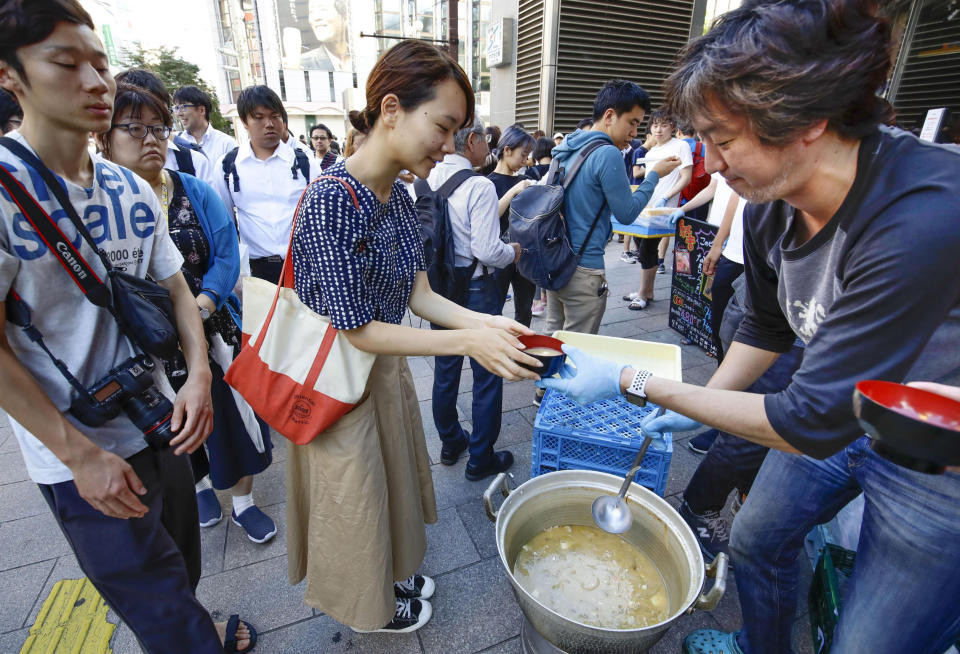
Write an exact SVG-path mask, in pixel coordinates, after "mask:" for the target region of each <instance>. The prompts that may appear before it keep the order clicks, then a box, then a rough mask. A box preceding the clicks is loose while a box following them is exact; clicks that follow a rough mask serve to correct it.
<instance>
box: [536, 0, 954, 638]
mask: <svg viewBox="0 0 960 654" xmlns="http://www.w3.org/2000/svg"><path fill="white" fill-rule="evenodd" d="M876 12H877V8H876V5H875V4H874V3H871V2H860V1H858V0H809V1H807V2H777V3H766V2H757V1H751V2H747V3H745V4H744V5H743V6H741V7H739V8H737V9H733V10H731V11H729V12H727V13H725V14H723V15H722V16H721V17H720V18H719V19H718V20H717V21H716V22H715V23H714V25H713V28H712V29H711V30H710V31H709V32H708V33H707V34H706V35H705V36H703V37H700V38H698V39H695V40H694V41H692V42H691V43H690V44H688V45H687V47H686V48H685V49H684V51H683V52H681V54H680V56H679V58H678V65H677V68H676V70H674V72H673V73H672V74H671V75H670V77H668V79H667V82H666V84H665V91H666V98H667V103H668V105H669V106H671V107H673V108H674V110H675V111H676V113H677V114H678V115H682V116H688V117H689V118H690V120H691V122H692V123H693V125H694V127H695V128H696V129H697V133H698V134H700V136H701V138H702V139H703V141H704V144H705V145H706V148H707V150H706V169H707V171H708V172H711V173H712V172H720V173H721V174H722V175H723V176H724V177H725V178H726V179H727V180H728V181H729V183H730V186H731V187H732V188H733V190H734V191H736V193H737V194H738V195H740V196H742V197H744V198H746V199H747V200H748V201H749V202H750V204H748V205H747V208H746V210H745V211H744V217H743V221H744V230H743V251H744V261H745V266H744V279H745V281H746V284H747V290H748V293H747V296H746V298H747V300H746V315H745V317H744V319H743V321H742V322H741V323H740V327H739V329H738V331H737V334H736V337H735V339H734V340H735V342H734V343H733V345H731V346H730V348H729V349H728V350H727V351H726V352H725V353H724V359H723V364H721V366H720V368H719V369H718V370H717V372H716V374H714V375H713V377H712V378H711V380H710V381H709V382H708V384H707V387H706V388H701V387H697V386H694V385H691V384H685V383H682V382H677V381H672V380H666V379H663V378H661V377H658V376H656V375H652V374H651V373H650V372H649V371H643V370H634V369H633V368H631V367H629V366H628V367H625V368H624V367H623V366H621V365H618V364H616V363H613V362H606V361H603V360H600V359H594V358H592V357H582V356H580V355H579V354H577V355H576V356H575V361H576V364H577V370H578V371H589V374H587V375H584V377H583V378H582V379H580V380H579V381H578V379H577V377H579V374H578V375H577V377H574V378H572V379H566V380H549V379H548V380H544V381H543V382H542V383H543V384H545V385H547V386H555V385H557V386H559V387H560V388H559V390H561V391H562V392H565V393H566V394H567V395H568V397H573V398H576V399H577V401H580V402H589V401H593V400H596V399H598V398H599V397H603V396H605V395H607V394H614V393H619V392H622V391H623V390H624V389H630V390H629V392H630V393H631V394H632V395H635V396H636V397H638V398H641V397H645V398H646V400H647V401H649V402H653V403H656V404H658V405H660V406H663V407H666V408H667V409H669V411H668V412H667V413H666V414H665V415H663V416H655V415H651V416H649V417H648V418H647V419H645V420H644V421H643V423H642V424H641V428H642V430H643V432H644V433H646V434H649V435H651V436H652V437H654V438H657V437H658V436H659V435H660V434H663V433H664V432H667V431H670V432H674V433H675V432H678V431H689V430H692V429H696V428H697V427H698V426H699V424H700V422H707V423H709V424H711V425H712V426H714V427H716V428H718V429H720V430H722V431H725V432H728V433H732V434H737V435H739V436H740V437H742V438H744V439H746V440H749V441H751V442H754V443H757V444H759V445H763V446H766V447H769V448H771V451H770V452H769V453H768V454H767V456H766V459H765V460H764V462H763V466H762V467H761V469H760V473H759V474H758V475H757V478H756V480H755V481H754V482H753V486H752V487H751V489H750V493H749V495H748V496H747V500H746V502H744V504H743V507H742V508H741V509H740V511H739V513H737V517H736V520H735V521H734V523H733V529H732V531H731V534H730V552H731V559H732V564H733V567H734V568H735V569H736V572H737V574H736V583H737V591H738V597H739V600H740V606H741V611H742V614H743V626H742V628H741V629H740V631H739V632H733V633H725V632H720V631H714V630H700V631H696V632H693V633H691V634H690V635H689V636H687V638H686V641H685V643H684V652H685V653H686V654H706V653H708V652H709V653H712V654H741V653H742V654H759V653H763V654H767V653H779V652H789V651H790V650H791V636H792V631H793V630H792V626H793V624H794V620H795V618H796V608H797V600H798V599H799V598H798V585H799V583H798V565H800V561H799V559H800V558H803V557H802V556H801V555H802V552H803V540H804V536H805V535H806V534H807V533H808V532H809V531H810V529H811V528H812V527H813V526H815V525H818V524H821V523H824V522H827V521H829V520H830V519H831V518H833V517H834V516H835V515H836V514H837V512H838V511H839V510H840V508H841V507H843V506H844V505H846V504H847V503H848V502H849V501H850V500H852V499H854V498H855V497H857V496H858V495H860V494H861V493H863V496H864V503H865V506H866V509H865V511H864V514H863V523H862V526H861V528H860V533H859V545H858V550H857V556H856V562H855V563H854V567H853V571H852V573H851V576H850V578H849V582H848V586H847V590H846V592H845V593H844V597H843V610H842V611H840V614H839V616H838V622H837V626H836V629H835V631H834V633H833V642H832V645H831V651H832V652H837V653H839V654H846V653H848V652H870V653H871V654H901V653H902V652H911V654H913V653H916V654H939V653H941V652H943V651H944V650H946V649H947V648H948V647H949V646H950V645H951V644H952V643H953V642H954V641H955V640H956V638H957V631H958V626H960V602H957V601H956V595H957V593H956V589H957V588H960V567H958V566H957V564H956V561H955V559H954V557H953V556H949V555H944V552H945V551H953V549H955V548H954V547H953V546H954V544H955V543H957V542H958V541H960V474H957V473H958V472H960V470H956V469H954V470H948V471H947V472H945V473H944V474H941V475H934V474H924V473H920V472H915V471H913V470H910V469H908V468H905V467H901V466H899V465H896V464H895V463H893V462H891V461H889V460H888V459H886V458H884V457H882V456H881V455H880V454H878V453H877V452H876V451H875V450H874V449H873V447H872V439H871V438H870V437H869V436H866V435H864V434H863V428H862V426H861V425H860V423H859V422H858V420H857V418H856V417H855V415H854V412H853V409H852V405H851V399H850V398H851V397H852V395H853V392H854V388H855V386H856V384H857V383H858V382H859V381H861V380H865V379H882V380H887V381H893V382H908V381H914V380H937V383H942V384H947V385H951V386H956V385H957V384H958V382H960V348H957V347H956V344H957V343H958V342H960V288H958V286H957V284H956V280H957V279H960V257H957V251H958V250H960V230H958V229H957V208H958V204H957V198H958V197H960V175H958V174H957V171H958V170H960V152H958V151H957V150H956V149H955V148H952V147H949V146H943V145H937V144H933V143H927V142H924V141H920V140H919V139H917V138H916V137H914V136H912V135H911V134H908V133H906V132H903V131H901V130H897V129H891V128H889V127H886V126H884V125H882V124H881V121H882V120H883V117H884V114H885V107H884V106H883V103H882V102H881V101H880V99H879V98H878V96H877V89H879V88H881V87H882V86H883V85H884V84H885V82H886V80H887V78H888V77H887V76H888V73H889V70H890V56H889V53H890V48H891V42H890V32H891V28H890V25H889V23H887V22H886V21H885V20H884V19H882V18H879V17H878V16H877V15H876ZM798 34H802V35H803V37H804V38H803V39H802V40H798V39H797V35H798ZM812 79H813V80H816V83H814V84H811V83H810V80H812ZM918 217H922V219H918ZM944 280H950V282H949V283H943V282H944ZM798 337H799V338H800V339H801V340H803V341H804V343H805V344H806V350H805V352H804V355H803V362H802V363H801V364H800V368H799V370H798V371H797V373H796V374H795V375H794V376H793V379H792V381H791V382H790V385H789V386H787V388H786V389H785V390H783V391H780V392H779V393H767V394H766V395H761V394H756V393H746V392H743V390H742V389H744V388H746V387H747V386H748V385H749V384H751V383H752V382H754V381H755V380H756V379H757V378H758V377H759V376H760V375H761V374H762V373H763V372H764V371H766V370H767V369H768V368H769V367H770V366H771V364H772V363H773V362H774V361H775V360H776V359H777V358H778V357H779V356H780V353H782V352H786V351H787V350H789V349H790V348H791V347H792V346H793V343H794V342H795V340H796V338H798ZM555 382H556V383H555ZM561 382H562V383H561ZM589 389H597V390H599V392H597V393H594V392H589ZM952 548H953V549H952ZM939 589H944V590H943V592H938V591H939Z"/></svg>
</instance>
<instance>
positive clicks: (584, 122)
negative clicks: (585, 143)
mask: <svg viewBox="0 0 960 654" xmlns="http://www.w3.org/2000/svg"><path fill="white" fill-rule="evenodd" d="M592 127H593V118H583V119H581V120H580V122H579V123H577V129H582V130H583V131H584V132H589V131H590V129H591V128H592Z"/></svg>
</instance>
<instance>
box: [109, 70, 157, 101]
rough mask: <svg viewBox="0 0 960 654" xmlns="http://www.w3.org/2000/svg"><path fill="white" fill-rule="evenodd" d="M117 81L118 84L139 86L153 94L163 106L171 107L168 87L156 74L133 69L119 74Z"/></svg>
mask: <svg viewBox="0 0 960 654" xmlns="http://www.w3.org/2000/svg"><path fill="white" fill-rule="evenodd" d="M115 79H116V80H117V84H129V85H130V86H137V87H140V88H141V89H144V90H145V91H148V92H150V93H153V94H154V95H155V96H157V98H158V99H159V100H160V102H162V103H163V104H165V105H167V106H168V107H169V106H170V92H169V91H167V87H166V86H165V85H164V83H163V82H162V81H161V80H160V78H159V77H157V75H156V73H154V72H152V71H149V70H146V69H144V68H131V69H129V70H124V71H121V72H119V73H117V75H116V77H115Z"/></svg>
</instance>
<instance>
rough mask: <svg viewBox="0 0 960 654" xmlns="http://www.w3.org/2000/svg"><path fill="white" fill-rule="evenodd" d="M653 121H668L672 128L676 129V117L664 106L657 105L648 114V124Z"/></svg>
mask: <svg viewBox="0 0 960 654" xmlns="http://www.w3.org/2000/svg"><path fill="white" fill-rule="evenodd" d="M654 123H670V124H671V125H672V126H673V129H677V119H676V118H674V117H673V114H672V113H670V111H669V110H668V109H667V108H666V107H658V108H657V109H656V110H655V111H654V112H653V113H652V114H650V125H651V126H653V124H654Z"/></svg>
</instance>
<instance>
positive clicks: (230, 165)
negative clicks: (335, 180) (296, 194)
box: [222, 147, 310, 193]
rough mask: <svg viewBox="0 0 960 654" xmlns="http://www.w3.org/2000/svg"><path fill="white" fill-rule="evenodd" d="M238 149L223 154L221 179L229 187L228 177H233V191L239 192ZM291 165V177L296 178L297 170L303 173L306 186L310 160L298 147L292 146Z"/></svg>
mask: <svg viewBox="0 0 960 654" xmlns="http://www.w3.org/2000/svg"><path fill="white" fill-rule="evenodd" d="M239 151H240V148H239V147H236V148H234V149H232V150H230V152H228V153H226V154H225V155H223V164H222V167H223V181H224V182H226V183H227V188H230V178H231V177H233V192H234V193H239V192H240V176H239V175H237V153H238V152H239ZM293 156H294V159H293V165H292V166H290V172H291V173H293V178H294V179H296V178H297V170H299V171H300V172H301V174H303V179H304V184H303V185H304V186H307V185H308V184H309V183H310V160H309V159H307V154H306V153H305V152H304V151H303V150H301V149H300V148H293Z"/></svg>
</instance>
